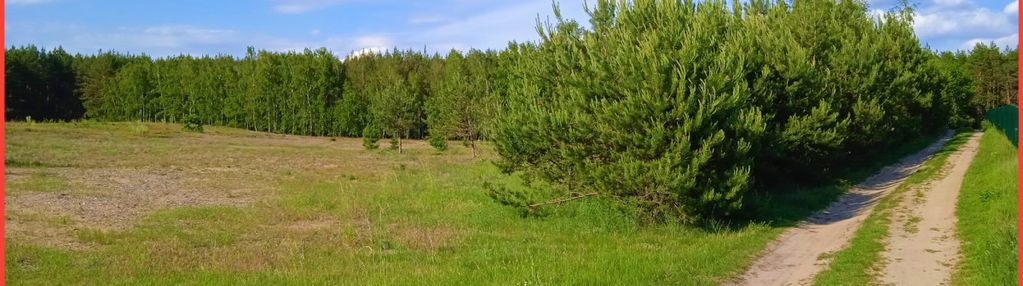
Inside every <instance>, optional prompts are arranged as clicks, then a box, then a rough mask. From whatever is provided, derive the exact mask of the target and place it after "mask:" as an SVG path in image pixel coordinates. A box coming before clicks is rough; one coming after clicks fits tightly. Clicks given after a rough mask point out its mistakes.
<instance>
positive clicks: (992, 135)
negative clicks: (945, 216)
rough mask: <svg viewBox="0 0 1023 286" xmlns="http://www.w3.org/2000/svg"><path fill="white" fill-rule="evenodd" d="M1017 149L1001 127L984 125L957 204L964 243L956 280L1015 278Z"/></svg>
mask: <svg viewBox="0 0 1023 286" xmlns="http://www.w3.org/2000/svg"><path fill="white" fill-rule="evenodd" d="M1017 154H1018V153H1017V152H1016V147H1015V146H1013V145H1012V143H1011V142H1009V140H1008V139H1007V138H1006V137H1005V135H1004V134H1003V133H1002V132H1000V131H999V130H997V129H995V128H990V127H988V128H987V129H986V130H985V132H984V137H983V138H982V139H981V142H980V149H979V151H978V152H977V157H976V158H974V160H973V163H972V164H971V165H970V169H969V171H967V173H966V177H965V178H964V179H963V180H964V181H963V188H962V190H961V193H960V195H959V203H958V205H957V207H956V216H957V217H958V218H959V221H958V222H957V223H956V228H957V232H958V236H959V239H960V240H962V243H963V245H962V260H961V262H960V264H959V269H957V271H956V272H955V274H954V276H953V282H954V283H955V284H956V285H1015V284H1016V281H1017V280H1016V279H1017V273H1016V272H1017V271H1016V269H1017V265H1018V264H1017V260H1016V259H1017V257H1018V251H1019V248H1018V245H1017V233H1018V232H1017V229H1018V227H1017V225H1018V224H1017V222H1018V221H1019V217H1018V214H1017V208H1018V207H1017V205H1018V202H1019V200H1018V197H1017V193H1016V191H1017V190H1018V189H1017V181H1018V175H1019V161H1018V158H1019V157H1018V155H1017Z"/></svg>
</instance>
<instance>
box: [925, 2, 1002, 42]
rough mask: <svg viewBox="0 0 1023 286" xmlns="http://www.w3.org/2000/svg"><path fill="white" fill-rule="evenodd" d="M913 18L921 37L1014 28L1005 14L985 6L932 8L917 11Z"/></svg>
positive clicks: (1000, 30) (999, 30)
mask: <svg viewBox="0 0 1023 286" xmlns="http://www.w3.org/2000/svg"><path fill="white" fill-rule="evenodd" d="M913 19H914V20H915V21H914V23H913V27H914V28H915V29H916V32H917V34H918V35H919V36H921V37H926V36H932V35H949V34H957V33H959V34H972V33H977V32H1006V31H1011V30H1013V28H1015V25H1013V23H1012V22H1010V21H1009V17H1007V15H1005V14H1003V13H999V12H995V11H991V10H988V9H986V8H977V9H972V10H970V9H949V10H932V11H927V12H920V13H917V14H916V15H914V16H913Z"/></svg>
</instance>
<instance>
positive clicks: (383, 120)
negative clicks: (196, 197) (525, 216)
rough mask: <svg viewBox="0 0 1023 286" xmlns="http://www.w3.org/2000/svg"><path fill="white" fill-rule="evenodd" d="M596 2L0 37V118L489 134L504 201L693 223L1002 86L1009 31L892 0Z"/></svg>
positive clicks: (939, 121)
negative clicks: (43, 43)
mask: <svg viewBox="0 0 1023 286" xmlns="http://www.w3.org/2000/svg"><path fill="white" fill-rule="evenodd" d="M596 2H597V3H596V4H595V5H594V6H593V7H590V8H588V12H589V14H590V17H591V19H590V20H589V25H586V26H584V25H581V24H580V23H578V22H576V21H574V20H570V19H563V18H561V17H560V16H558V17H556V19H554V20H553V21H547V22H542V23H540V24H538V27H537V30H538V32H539V36H540V40H539V41H537V42H524V43H517V42H511V43H509V44H508V46H507V47H506V48H505V49H502V50H485V51H483V50H469V51H457V50H452V51H450V52H449V53H447V54H444V55H441V54H438V53H434V54H430V53H428V52H425V51H414V50H400V49H397V48H395V49H394V50H391V51H388V52H383V53H364V54H349V55H347V56H340V57H339V56H338V55H335V54H333V53H332V52H330V51H328V50H326V49H323V48H321V49H317V50H311V49H307V50H304V51H301V52H295V51H292V52H273V51H266V50H257V49H255V48H249V49H248V52H247V53H246V55H245V56H244V57H233V56H225V55H217V56H194V55H180V56H173V57H162V58H154V57H150V56H147V55H137V54H127V53H119V52H114V51H100V52H98V53H96V54H73V55H72V54H69V53H68V52H66V51H65V50H63V49H61V48H59V47H57V48H52V49H46V48H40V47H35V46H22V47H9V48H7V49H6V61H5V67H4V68H5V71H6V76H7V78H6V90H5V94H4V96H5V101H6V109H5V118H6V119H7V120H15V121H21V120H27V121H69V120H83V119H84V120H100V121H144V122H175V123H190V124H198V125H217V126H228V127H237V128H244V129H249V130H255V131H265V132H273V133H282V134H297V135H313V136H345V137H362V138H364V145H365V146H366V147H367V148H377V147H378V146H379V144H378V141H380V140H383V139H390V140H391V141H392V144H391V145H392V146H393V148H395V149H396V152H399V153H400V152H401V151H402V143H401V140H402V139H426V140H429V141H430V143H431V144H432V145H433V146H434V147H436V148H437V149H438V150H444V148H445V147H446V144H448V142H449V141H450V140H461V141H463V142H465V144H467V145H469V146H472V147H473V148H472V150H474V152H475V150H476V144H477V141H480V140H486V141H488V142H489V143H488V144H491V145H493V146H494V148H495V149H496V150H497V152H498V154H499V155H500V157H501V159H500V160H499V161H497V162H496V164H497V165H498V166H500V167H501V168H502V169H503V170H504V171H505V172H508V173H517V174H521V175H522V177H523V178H525V179H526V180H528V181H530V182H533V184H531V186H533V188H531V189H530V190H511V189H508V188H504V187H502V186H493V185H488V186H489V189H490V190H489V191H490V193H491V196H492V197H494V198H495V199H497V200H498V201H501V202H503V203H506V204H509V205H513V206H517V207H520V208H531V207H530V206H531V205H535V204H536V203H538V202H542V201H547V200H550V199H556V198H564V197H580V196H593V197H601V198H605V199H607V200H609V201H613V202H616V203H619V204H621V205H623V206H626V209H630V210H634V211H636V213H637V214H638V215H640V216H641V217H644V218H649V219H653V220H678V221H684V222H692V221H697V220H701V219H704V218H722V217H729V216H731V215H734V214H735V213H736V212H739V211H741V210H742V209H743V206H744V204H745V203H746V201H745V200H747V199H748V196H746V194H747V193H748V192H749V191H750V190H751V189H753V188H756V187H757V186H763V185H771V184H777V183H782V182H787V181H813V180H817V179H820V178H825V177H827V176H829V175H830V174H832V173H834V172H836V170H840V169H842V168H849V167H851V166H855V165H857V164H864V163H865V162H867V161H869V160H870V159H871V158H872V156H873V155H875V154H876V153H877V150H878V149H880V148H884V147H886V146H894V145H898V144H901V143H903V142H906V141H907V140H912V139H917V138H920V137H922V136H927V135H930V134H935V133H937V132H940V131H943V130H945V129H948V128H974V127H979V126H980V122H981V120H982V119H983V116H984V114H985V113H986V112H987V111H988V110H990V109H993V108H996V107H998V106H1001V105H1004V104H1011V103H1014V102H1017V97H1018V93H1017V86H1016V84H1017V81H1016V78H1017V73H1018V71H1017V68H1016V66H1017V57H1018V48H1011V49H1006V48H1003V47H998V46H996V45H995V44H993V43H991V44H984V43H980V44H977V45H976V46H975V47H974V48H973V49H972V50H969V51H941V52H938V51H933V50H931V49H929V48H928V47H925V46H922V45H921V43H920V41H919V39H918V38H917V37H916V36H915V34H914V32H913V29H912V19H911V15H912V13H911V9H910V8H908V7H907V8H903V9H901V10H895V11H893V12H890V13H887V14H884V15H882V16H874V15H873V14H871V13H868V10H867V8H866V6H865V4H863V3H861V2H858V1H848V0H843V1H824V0H806V1H793V2H784V1H779V2H770V1H750V2H749V3H744V4H742V5H728V4H726V3H725V2H723V1H704V2H699V3H696V2H692V1H632V2H620V1H596ZM554 9H555V14H556V15H557V14H559V13H557V10H558V8H557V6H555V7H554Z"/></svg>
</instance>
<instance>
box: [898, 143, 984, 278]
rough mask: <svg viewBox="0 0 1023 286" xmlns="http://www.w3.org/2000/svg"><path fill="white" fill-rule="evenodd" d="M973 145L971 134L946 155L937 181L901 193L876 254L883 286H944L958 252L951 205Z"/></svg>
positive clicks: (970, 156) (953, 212)
mask: <svg viewBox="0 0 1023 286" xmlns="http://www.w3.org/2000/svg"><path fill="white" fill-rule="evenodd" d="M979 145H980V134H979V133H978V134H974V135H973V136H972V137H971V138H970V140H969V141H967V142H966V144H964V145H963V146H962V147H960V148H959V150H958V151H956V152H955V153H953V154H952V155H951V156H949V158H948V161H947V162H946V163H945V167H944V169H942V173H941V177H940V178H938V179H937V180H935V181H933V182H930V183H928V184H927V185H926V186H923V187H921V188H919V189H916V190H913V191H911V192H905V193H903V194H902V195H903V196H904V197H903V198H902V200H901V204H900V205H899V207H898V209H897V212H896V214H895V216H894V217H893V218H892V224H891V225H890V228H889V236H888V241H887V244H888V247H887V248H886V249H885V252H884V253H883V254H882V257H884V258H885V260H884V261H885V268H884V276H883V282H884V283H885V284H893V285H948V283H949V279H950V278H951V276H952V272H953V270H954V267H955V264H956V261H957V259H958V253H959V241H958V240H957V239H956V237H955V225H956V216H955V210H956V201H957V200H958V198H959V188H960V186H962V184H963V176H965V175H966V170H967V169H969V167H970V163H971V162H973V157H974V156H975V155H976V154H977V148H978V146H979Z"/></svg>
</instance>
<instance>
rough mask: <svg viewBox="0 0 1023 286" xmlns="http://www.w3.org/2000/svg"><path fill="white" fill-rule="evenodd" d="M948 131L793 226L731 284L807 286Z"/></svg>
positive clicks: (941, 143)
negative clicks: (882, 200)
mask: <svg viewBox="0 0 1023 286" xmlns="http://www.w3.org/2000/svg"><path fill="white" fill-rule="evenodd" d="M952 135H953V133H952V132H948V133H947V134H945V136H943V137H942V138H941V139H940V140H938V141H937V142H935V143H934V144H931V145H930V146H928V147H927V148H925V149H924V150H921V151H920V152H917V153H916V154H913V155H910V156H908V157H906V158H903V159H902V161H900V162H898V163H896V164H894V165H891V166H888V167H885V168H884V169H882V170H881V171H880V172H879V173H877V174H875V175H874V176H871V177H870V178H868V179H867V180H866V181H864V182H863V183H861V184H859V185H857V186H856V187H854V188H852V189H851V190H849V192H848V193H846V194H845V195H843V196H842V197H841V198H839V200H838V201H836V202H834V203H832V204H831V205H830V206H829V207H828V208H827V209H825V210H824V211H822V212H820V213H818V214H816V215H814V216H813V217H811V218H810V219H808V220H807V221H805V222H803V223H801V224H800V225H799V226H798V227H795V228H792V229H790V230H788V231H786V232H785V233H784V234H782V235H781V237H780V238H779V239H778V240H776V241H775V242H773V243H772V244H771V245H770V246H769V247H768V248H767V252H766V253H765V254H764V255H763V256H761V257H760V258H759V259H758V260H757V261H756V262H754V264H753V266H751V267H750V268H749V269H748V270H747V271H746V273H745V274H744V275H743V276H742V277H741V278H740V281H736V282H734V283H732V284H733V285H765V286H767V285H809V284H812V282H813V281H812V280H813V277H814V275H816V274H817V273H818V272H820V271H821V270H822V269H823V268H824V267H825V266H827V265H828V263H829V262H830V260H829V259H828V257H829V256H830V254H832V253H834V252H836V251H838V250H841V249H842V248H843V247H844V246H845V245H846V244H847V243H848V241H849V239H851V238H852V236H853V234H855V232H856V229H858V228H859V227H860V225H861V224H862V223H863V220H864V219H866V217H867V216H868V215H870V212H871V211H872V210H873V208H874V205H875V204H876V203H877V201H878V200H879V199H880V198H881V197H883V196H885V195H886V194H888V193H889V192H890V191H892V190H894V189H895V188H896V187H898V186H899V184H901V183H902V181H903V180H905V179H906V177H909V175H910V174H912V173H913V172H915V171H916V170H917V168H919V167H920V165H921V164H922V163H923V162H925V161H927V159H928V158H930V157H931V155H933V154H934V153H935V152H937V151H938V150H940V149H941V148H942V146H944V145H945V143H946V142H948V141H949V140H950V139H951V138H952Z"/></svg>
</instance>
